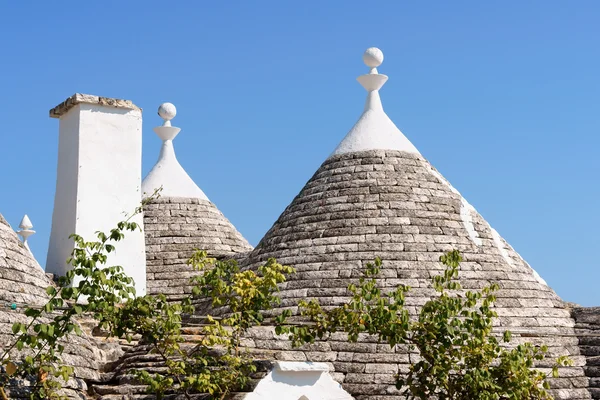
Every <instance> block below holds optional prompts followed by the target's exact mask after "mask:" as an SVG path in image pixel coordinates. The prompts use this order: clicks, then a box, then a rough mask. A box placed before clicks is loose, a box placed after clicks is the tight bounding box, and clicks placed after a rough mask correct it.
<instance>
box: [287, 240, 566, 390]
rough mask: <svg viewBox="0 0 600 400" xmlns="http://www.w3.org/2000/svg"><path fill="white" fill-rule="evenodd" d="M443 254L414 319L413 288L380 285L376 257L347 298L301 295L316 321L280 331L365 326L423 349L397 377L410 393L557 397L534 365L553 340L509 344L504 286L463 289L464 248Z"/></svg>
mask: <svg viewBox="0 0 600 400" xmlns="http://www.w3.org/2000/svg"><path fill="white" fill-rule="evenodd" d="M440 261H441V262H442V263H443V264H444V265H445V266H446V270H445V271H444V273H443V274H441V275H438V276H434V277H433V279H432V285H433V288H434V289H435V291H436V292H437V294H438V296H437V297H434V298H433V299H431V300H430V301H428V302H427V303H426V304H425V305H424V306H423V307H422V309H421V310H420V312H419V315H418V318H417V320H414V321H413V320H411V319H410V318H409V314H408V311H407V309H406V308H405V307H404V305H405V302H404V298H405V294H406V293H407V292H408V291H409V290H410V288H409V287H407V286H399V287H398V288H396V289H395V290H394V291H392V292H390V293H383V292H382V290H381V289H380V288H379V287H378V285H377V279H376V278H377V276H378V274H379V270H380V268H381V265H382V262H381V260H380V259H376V260H375V262H374V263H369V264H368V265H367V268H366V271H365V273H364V276H363V277H362V278H361V279H360V281H359V283H358V285H350V286H349V287H348V290H349V291H350V293H351V298H350V300H349V301H348V302H347V303H346V304H344V305H342V306H340V307H336V308H333V309H329V310H325V309H323V308H322V307H321V306H320V305H319V303H318V302H317V301H315V300H311V301H308V302H306V301H303V302H301V303H300V309H301V312H302V314H303V315H304V316H306V317H308V318H309V320H310V321H311V322H312V324H309V325H304V326H286V325H284V324H280V325H279V326H278V328H277V332H278V333H289V334H290V339H291V340H292V342H293V344H294V345H296V346H298V345H301V344H303V343H307V342H308V343H312V342H314V341H315V340H317V339H324V338H327V336H328V335H329V334H330V333H332V332H338V331H342V332H347V334H348V340H349V341H350V342H356V341H357V340H358V337H359V336H358V335H359V334H361V333H367V334H371V335H375V336H377V337H378V338H379V340H380V341H381V342H386V343H388V344H389V345H390V346H391V347H395V346H396V345H405V346H406V349H407V351H409V352H410V351H414V350H418V361H417V362H413V363H411V365H410V367H409V368H410V369H409V372H408V375H406V376H400V375H399V376H398V377H397V385H396V386H397V387H398V389H400V390H402V392H403V393H404V394H405V395H406V396H407V397H408V398H410V399H421V400H425V399H431V398H436V399H440V400H468V399H475V398H477V399H482V400H499V399H530V400H543V399H544V400H545V399H551V398H552V397H551V396H550V394H549V393H548V391H547V389H548V388H549V386H548V381H547V378H548V376H547V375H546V374H544V373H543V372H541V371H539V370H536V369H535V368H534V366H535V363H536V362H537V361H541V360H543V359H544V358H546V356H547V347H546V346H533V345H532V344H530V343H525V344H519V345H517V346H516V347H514V348H507V347H506V346H503V345H502V343H501V342H504V343H509V342H510V340H511V334H510V332H509V331H505V332H504V333H503V336H502V338H501V339H500V340H499V339H498V338H497V336H496V335H494V334H493V329H492V326H493V321H494V319H495V318H496V317H497V314H496V312H495V311H494V310H493V304H494V302H495V300H496V297H495V295H494V293H495V292H496V291H497V290H498V285H497V284H494V283H492V284H489V285H488V286H486V287H484V288H483V289H482V290H480V291H466V292H464V293H463V292H462V291H461V286H460V284H459V282H458V281H457V280H456V278H457V277H458V273H459V265H460V262H461V261H462V257H461V255H460V254H459V252H458V251H451V252H449V253H447V254H445V255H443V256H441V257H440ZM282 322H283V321H282ZM409 354H410V353H409ZM415 356H416V355H415ZM566 365H570V360H569V359H568V358H567V357H559V358H558V359H557V360H556V361H555V363H554V365H553V368H552V375H553V376H555V377H556V376H558V367H560V366H566Z"/></svg>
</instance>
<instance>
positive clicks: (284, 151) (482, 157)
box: [0, 0, 600, 305]
mask: <svg viewBox="0 0 600 400" xmlns="http://www.w3.org/2000/svg"><path fill="white" fill-rule="evenodd" d="M599 17H600V2H597V1H584V0H579V1H577V2H565V1H528V2H517V1H512V2H480V1H460V2H448V1H427V2H400V1H379V2H376V3H375V2H372V3H369V2H365V1H333V0H331V1H312V0H311V1H308V0H307V1H302V2H283V1H252V2H250V1H229V2H200V1H198V2H192V1H187V2H186V1H180V2H170V4H169V3H168V2H158V1H137V2H136V1H127V2H124V1H123V2H122V1H116V0H115V1H102V2H81V1H64V2H60V3H56V2H33V1H20V2H2V3H0V35H1V37H3V38H4V40H3V44H2V52H1V53H0V54H1V55H0V106H1V109H2V111H3V116H2V135H1V138H2V147H1V153H0V154H1V157H0V171H1V172H0V182H1V186H0V187H1V189H0V193H1V195H0V212H2V214H3V215H4V216H5V218H7V220H8V221H9V222H10V223H11V224H12V225H13V227H16V226H17V225H18V223H19V221H20V219H21V217H22V215H23V214H24V213H27V214H29V216H30V217H31V220H32V222H33V223H34V225H35V229H36V230H37V232H38V233H37V234H36V235H35V236H33V237H32V239H31V246H32V249H33V252H34V253H35V255H36V257H37V258H38V260H39V261H40V262H41V263H42V264H43V263H44V262H45V255H46V251H47V246H48V237H49V233H50V223H51V217H52V207H53V200H54V190H55V179H56V157H57V145H58V135H57V133H58V122H57V121H56V120H53V119H50V118H48V110H49V109H50V108H52V107H53V106H55V105H57V104H58V103H60V102H61V101H63V100H64V99H65V98H67V97H68V96H70V95H71V94H73V93H75V92H82V93H90V94H97V95H102V96H107V97H119V98H126V99H131V100H133V101H134V103H136V104H137V105H138V106H140V107H142V108H143V109H144V110H145V114H144V133H143V135H144V144H143V152H144V153H143V170H144V174H145V173H147V172H148V171H149V170H150V168H151V167H152V165H153V164H154V162H155V161H156V158H157V156H158V151H159V148H160V141H159V140H158V138H157V137H156V136H155V134H154V133H153V132H152V127H154V126H156V125H159V124H160V120H159V118H158V116H157V115H156V112H155V110H156V109H157V107H158V105H159V104H160V103H162V102H165V101H169V102H172V103H174V104H175V105H176V106H177V108H178V115H177V117H176V118H175V120H174V121H173V124H174V125H175V126H179V127H181V128H182V132H181V134H180V135H179V136H178V138H177V140H176V141H175V147H176V150H177V154H178V158H179V160H180V162H181V164H182V165H183V166H184V167H185V168H186V170H187V171H188V173H189V174H190V176H192V178H193V179H194V180H195V181H196V182H197V183H198V185H199V186H200V187H201V188H202V189H203V190H204V192H205V193H206V194H207V195H208V196H209V198H210V199H211V200H212V201H213V202H215V203H216V204H217V206H218V207H219V208H220V209H221V210H222V211H223V213H224V214H225V215H226V216H227V217H228V218H229V219H230V220H231V221H232V222H233V223H234V224H235V225H236V226H237V228H238V229H239V230H240V231H241V232H242V233H243V234H244V235H245V236H246V238H248V240H249V241H250V242H251V243H252V244H254V245H255V244H257V243H258V241H259V240H260V238H261V237H262V235H263V234H264V233H265V232H266V231H267V230H268V229H269V228H270V226H271V225H272V223H273V222H274V221H275V220H276V219H277V217H278V216H279V214H280V213H281V211H283V209H284V208H285V207H286V206H287V204H289V202H290V201H291V200H292V199H293V197H294V196H295V195H296V194H297V193H298V191H299V190H300V189H301V188H302V186H303V185H304V183H305V182H306V181H307V180H308V179H309V178H310V177H311V176H312V174H313V173H314V171H315V170H316V169H317V168H318V167H319V165H320V164H321V162H323V161H324V160H325V159H326V158H327V156H328V155H329V153H330V152H331V151H332V150H333V149H334V148H335V146H336V145H337V143H338V142H339V141H340V140H341V139H342V138H343V137H344V135H345V134H346V132H347V131H348V130H349V129H350V128H351V127H352V125H353V124H354V122H355V121H356V119H357V118H358V116H359V115H360V112H361V110H362V107H363V103H364V97H365V93H364V90H363V89H362V88H361V87H360V85H359V84H358V83H357V82H356V81H355V78H356V77H357V76H358V75H360V74H363V73H366V72H367V69H366V67H365V66H364V65H363V63H362V61H361V55H362V52H363V51H364V50H365V49H366V48H367V47H370V46H377V47H379V48H381V49H382V50H383V52H384V53H385V61H384V63H383V65H382V66H381V67H380V68H379V71H380V72H381V73H384V74H387V75H389V77H390V80H389V81H388V83H387V84H386V86H385V88H384V89H383V90H382V93H381V95H382V99H383V104H384V107H385V109H386V111H387V113H388V115H389V116H390V117H391V118H392V120H393V121H394V122H395V123H396V125H397V126H398V127H399V128H400V129H401V130H402V131H403V132H404V134H405V135H406V136H407V137H408V138H409V139H410V140H411V141H412V142H413V143H414V144H415V146H416V147H417V148H418V149H419V150H420V151H421V153H422V154H423V155H424V156H425V157H426V158H427V159H429V161H430V162H431V163H432V164H433V165H434V166H435V167H436V168H437V169H438V170H439V171H440V172H441V173H442V174H443V175H444V176H445V177H446V178H447V179H448V180H449V181H450V182H452V184H453V185H454V186H455V187H456V188H457V189H458V190H459V191H461V193H462V194H463V195H464V196H465V197H466V198H467V199H468V200H469V202H470V203H471V204H473V205H474V206H475V208H476V209H477V210H478V211H479V212H480V213H481V214H482V215H483V216H484V217H485V218H486V219H487V220H488V221H489V222H490V223H491V224H492V226H494V227H495V228H496V230H498V232H499V233H500V234H501V235H502V236H504V237H505V238H506V239H507V240H508V242H509V243H511V244H512V246H513V247H514V248H515V249H516V250H517V251H518V252H519V253H520V254H521V255H522V256H523V257H524V258H525V259H526V260H528V262H529V263H530V264H531V265H532V266H533V267H534V268H535V269H536V270H537V271H538V272H539V273H540V274H541V275H542V277H544V278H545V279H546V281H548V283H549V284H550V286H552V287H553V288H554V289H555V290H556V291H557V293H558V294H559V295H560V296H561V297H563V298H564V299H565V300H568V301H573V302H577V303H580V304H583V305H600V294H598V291H597V282H598V281H599V279H600V268H599V267H600V265H599V264H600V263H599V262H598V256H597V253H598V250H600V246H599V244H600V234H599V225H600V217H599V213H598V211H597V208H598V205H599V204H600V202H599V198H600V180H599V178H598V175H599V173H600V161H599V157H598V155H597V154H598V150H599V148H600V139H599V137H600V135H599V133H600V72H599V71H600V53H599V52H598V42H599V40H600V24H598V18H599Z"/></svg>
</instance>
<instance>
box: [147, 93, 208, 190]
mask: <svg viewBox="0 0 600 400" xmlns="http://www.w3.org/2000/svg"><path fill="white" fill-rule="evenodd" d="M176 114H177V109H176V108H175V106H174V105H173V104H171V103H163V104H161V105H160V107H158V115H160V117H161V118H162V119H163V120H164V123H163V125H162V126H157V127H156V128H154V132H156V134H157V135H158V137H159V138H160V139H161V140H162V141H163V144H162V147H161V148H160V155H159V156H158V161H157V162H156V164H155V165H154V167H153V168H152V169H151V170H150V172H149V173H148V175H146V177H145V178H144V180H143V182H142V193H144V195H145V196H149V195H151V194H152V193H154V191H155V190H156V189H158V188H162V191H161V192H160V195H161V196H165V197H190V198H199V199H203V200H208V198H207V197H206V195H205V194H204V192H203V191H202V190H201V189H200V188H199V187H198V185H196V184H195V183H194V181H193V180H192V178H190V176H189V175H188V174H187V172H185V170H184V169H183V167H182V166H181V165H180V164H179V161H177V157H176V156H175V148H174V147H173V139H175V137H176V136H177V134H178V133H179V131H181V129H180V128H177V127H175V126H171V120H172V119H173V118H175V115H176Z"/></svg>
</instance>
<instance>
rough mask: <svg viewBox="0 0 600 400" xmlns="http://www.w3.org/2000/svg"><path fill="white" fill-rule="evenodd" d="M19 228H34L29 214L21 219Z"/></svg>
mask: <svg viewBox="0 0 600 400" xmlns="http://www.w3.org/2000/svg"><path fill="white" fill-rule="evenodd" d="M19 228H21V229H31V228H33V224H32V223H31V220H30V219H29V217H28V216H27V214H25V215H23V218H22V219H21V223H20V224H19Z"/></svg>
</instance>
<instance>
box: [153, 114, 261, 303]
mask: <svg viewBox="0 0 600 400" xmlns="http://www.w3.org/2000/svg"><path fill="white" fill-rule="evenodd" d="M159 115H160V116H161V117H162V118H163V119H164V123H163V125H162V126H160V127H157V128H155V129H154V130H155V132H156V133H157V135H158V136H159V137H160V138H161V139H162V140H163V145H162V148H161V152H160V156H159V159H158V161H157V163H156V165H155V166H154V168H152V170H151V171H150V173H149V174H148V176H147V177H146V178H144V181H143V183H142V190H143V192H144V193H146V194H147V195H151V194H152V193H154V191H155V190H157V189H160V191H159V197H158V198H156V199H153V200H152V202H151V203H150V204H147V205H146V207H145V208H144V231H145V236H146V266H147V267H146V268H147V269H146V272H147V279H146V283H147V290H148V293H149V294H158V293H162V294H165V295H168V297H169V298H170V299H173V300H177V299H179V298H182V297H183V296H185V295H186V294H189V293H191V285H190V278H192V277H193V276H194V274H195V272H194V271H193V270H192V269H191V267H190V266H189V265H187V261H188V260H189V259H190V257H191V256H192V255H193V254H194V252H195V251H196V250H205V251H206V252H207V253H208V255H209V256H210V257H216V258H223V257H232V256H235V255H237V254H241V253H246V252H248V251H250V250H252V246H250V244H249V243H248V241H247V240H246V239H244V237H243V236H242V235H241V234H240V233H239V232H238V231H237V229H236V228H235V227H234V226H233V224H232V223H231V222H230V221H229V220H228V219H227V218H226V217H225V216H224V215H223V213H221V211H219V209H218V208H217V207H216V206H215V205H214V204H213V203H212V202H211V201H210V200H209V199H208V197H206V195H205V194H204V192H203V191H202V190H201V189H200V188H199V187H198V185H196V183H195V182H194V181H193V180H192V179H191V178H190V177H189V175H188V174H187V173H186V172H185V170H184V169H183V167H182V166H181V165H180V164H179V162H178V161H177V157H176V156H175V150H174V147H173V139H174V138H175V136H177V134H178V133H179V131H180V129H179V128H176V127H173V126H171V119H173V118H174V117H175V115H176V109H175V106H174V105H172V104H170V103H164V104H162V105H161V106H160V107H159Z"/></svg>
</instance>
